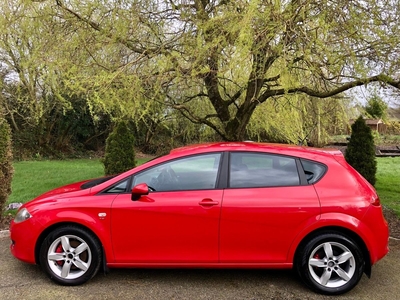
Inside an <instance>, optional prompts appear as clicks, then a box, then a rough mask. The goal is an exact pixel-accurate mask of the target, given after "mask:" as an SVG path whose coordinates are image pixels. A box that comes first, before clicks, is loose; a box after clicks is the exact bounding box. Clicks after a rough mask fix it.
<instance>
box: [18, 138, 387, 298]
mask: <svg viewBox="0 0 400 300" xmlns="http://www.w3.org/2000/svg"><path fill="white" fill-rule="evenodd" d="M10 234H11V240H12V244H11V252H12V254H13V255H14V256H15V257H16V258H18V259H20V260H22V261H25V262H28V263H36V264H40V266H41V267H42V268H43V270H44V271H45V272H46V273H47V274H48V276H49V277H50V278H51V279H52V280H54V281H55V282H57V283H60V284H63V285H78V284H82V283H84V282H86V281H87V280H89V279H90V278H92V277H93V276H94V275H95V274H96V273H97V272H98V271H99V270H100V269H108V268H119V267H140V268H142V267H160V268H161V267H174V268H176V267H185V268H187V267H192V268H232V267H234V268H287V269H289V268H293V269H295V270H296V271H297V273H298V274H299V276H300V277H301V279H302V280H303V281H304V282H305V284H306V285H307V286H309V287H310V288H311V289H313V290H314V291H317V292H319V293H324V294H341V293H344V292H347V291H349V290H350V289H351V288H353V287H354V286H355V285H356V284H357V283H358V281H359V280H360V278H361V276H362V274H363V273H366V274H367V275H368V276H369V275H370V273H371V266H372V265H373V264H374V263H376V262H377V261H378V260H379V259H381V258H382V257H384V256H385V254H387V252H388V237H389V234H388V226H387V223H386V221H385V219H384V217H383V215H382V208H381V205H380V202H379V198H378V196H377V193H376V192H375V190H374V188H373V187H372V186H371V185H370V184H369V183H368V182H367V181H366V180H365V179H364V178H363V177H362V176H361V175H360V174H359V173H357V172H356V171H355V170H354V169H353V168H352V167H350V166H349V165H348V164H347V163H346V161H345V159H344V157H343V155H342V154H341V152H340V151H338V150H326V149H316V148H306V147H300V146H288V145H276V144H260V143H253V142H240V143H213V144H202V145H194V146H188V147H183V148H179V149H175V150H173V151H171V152H170V154H168V155H166V156H163V157H160V158H157V159H154V160H152V161H150V162H147V163H145V164H143V165H141V166H139V167H136V168H134V169H132V170H130V171H127V172H125V173H123V174H120V175H118V176H114V177H108V178H101V179H97V180H91V181H84V182H80V183H75V184H71V185H67V186H64V187H61V188H58V189H55V190H53V191H50V192H48V193H46V194H44V195H41V196H39V197H37V198H36V199H34V200H32V201H30V202H28V203H26V204H24V205H23V206H22V207H21V208H20V209H19V211H18V213H17V215H16V217H15V219H14V221H13V222H12V224H11V226H10Z"/></svg>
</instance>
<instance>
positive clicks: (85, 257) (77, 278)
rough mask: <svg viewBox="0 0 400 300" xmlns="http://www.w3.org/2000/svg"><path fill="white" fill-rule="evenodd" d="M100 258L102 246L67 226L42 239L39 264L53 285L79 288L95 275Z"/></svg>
mask: <svg viewBox="0 0 400 300" xmlns="http://www.w3.org/2000/svg"><path fill="white" fill-rule="evenodd" d="M101 257H102V247H101V244H100V243H99V241H98V239H97V238H96V237H95V236H94V235H93V234H92V233H90V232H88V231H87V230H85V229H82V228H80V227H77V226H73V225H68V226H65V227H60V228H57V229H55V230H54V231H52V232H51V233H50V234H49V235H48V236H47V237H46V238H45V240H44V242H43V244H42V246H41V248H40V254H39V261H40V265H41V267H42V269H43V270H44V272H45V273H46V274H47V275H48V276H49V277H50V279H51V280H53V281H54V282H56V283H59V284H62V285H79V284H82V283H85V282H86V281H88V280H89V279H91V278H92V277H93V276H94V275H96V273H97V272H98V270H99V269H100V264H101Z"/></svg>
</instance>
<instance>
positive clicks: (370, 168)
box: [345, 116, 376, 185]
mask: <svg viewBox="0 0 400 300" xmlns="http://www.w3.org/2000/svg"><path fill="white" fill-rule="evenodd" d="M351 130H352V132H351V136H350V141H349V143H348V146H347V150H346V154H345V158H346V160H347V162H348V163H349V164H350V165H351V166H352V167H353V168H354V169H356V170H357V171H358V172H359V173H360V174H361V175H362V176H364V178H365V179H367V180H368V182H369V183H371V184H372V185H375V181H376V158H375V145H374V138H373V136H372V132H371V128H369V127H368V126H367V124H366V123H365V120H364V118H363V117H362V116H360V117H359V118H358V119H357V120H356V121H355V122H354V124H353V125H351Z"/></svg>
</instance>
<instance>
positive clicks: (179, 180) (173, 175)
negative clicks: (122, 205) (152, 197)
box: [132, 153, 221, 191]
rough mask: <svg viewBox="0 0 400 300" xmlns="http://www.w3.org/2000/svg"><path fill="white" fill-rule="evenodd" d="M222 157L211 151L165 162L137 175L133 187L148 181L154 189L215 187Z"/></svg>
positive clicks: (202, 188)
mask: <svg viewBox="0 0 400 300" xmlns="http://www.w3.org/2000/svg"><path fill="white" fill-rule="evenodd" d="M220 158H221V154H220V153H211V154H203V155H196V156H190V157H185V158H180V159H177V160H173V161H171V162H167V163H163V164H160V165H157V166H155V167H151V168H149V169H147V170H145V171H143V172H140V173H139V174H137V175H135V177H134V178H133V181H132V187H133V186H135V185H137V184H139V183H146V184H147V185H148V186H149V187H150V189H151V190H153V191H180V190H205V189H214V188H215V187H216V183H217V175H218V169H219V163H220Z"/></svg>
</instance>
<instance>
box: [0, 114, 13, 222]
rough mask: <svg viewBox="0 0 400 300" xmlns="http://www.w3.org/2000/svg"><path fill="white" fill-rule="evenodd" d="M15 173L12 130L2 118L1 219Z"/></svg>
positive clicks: (0, 128)
mask: <svg viewBox="0 0 400 300" xmlns="http://www.w3.org/2000/svg"><path fill="white" fill-rule="evenodd" d="M13 173H14V169H13V165H12V149H11V130H10V126H9V125H8V123H7V122H6V121H5V120H4V119H3V118H0V219H1V218H2V216H3V212H4V205H5V203H6V202H7V198H8V196H9V195H10V194H11V180H12V177H13Z"/></svg>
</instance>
